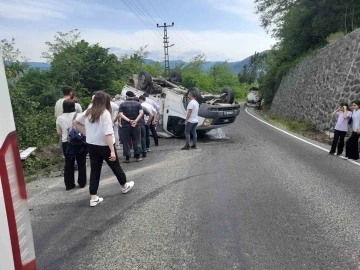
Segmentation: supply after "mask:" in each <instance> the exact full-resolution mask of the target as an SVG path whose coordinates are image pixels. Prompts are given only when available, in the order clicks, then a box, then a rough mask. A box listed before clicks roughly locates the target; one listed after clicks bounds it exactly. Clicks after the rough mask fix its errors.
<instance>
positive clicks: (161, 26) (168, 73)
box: [156, 23, 174, 77]
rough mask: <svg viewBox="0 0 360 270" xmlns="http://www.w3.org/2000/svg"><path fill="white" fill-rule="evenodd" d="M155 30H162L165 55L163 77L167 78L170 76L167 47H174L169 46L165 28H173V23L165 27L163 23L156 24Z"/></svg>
mask: <svg viewBox="0 0 360 270" xmlns="http://www.w3.org/2000/svg"><path fill="white" fill-rule="evenodd" d="M156 26H157V28H164V55H165V61H164V62H165V77H168V76H169V75H170V60H169V47H172V46H174V44H171V45H169V38H168V35H167V28H168V27H173V26H174V23H172V24H171V25H167V24H166V23H164V25H159V24H156Z"/></svg>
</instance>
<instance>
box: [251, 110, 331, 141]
mask: <svg viewBox="0 0 360 270" xmlns="http://www.w3.org/2000/svg"><path fill="white" fill-rule="evenodd" d="M251 113H254V114H256V115H258V116H260V117H261V118H263V119H264V120H266V121H267V122H269V123H270V124H272V125H273V126H276V127H278V128H280V129H283V130H286V131H290V132H293V133H296V134H299V135H301V136H303V137H306V138H309V139H312V140H315V141H318V142H321V143H325V144H330V143H331V141H332V139H331V138H330V136H329V134H326V133H325V132H321V131H319V130H317V129H316V127H315V125H314V124H313V123H312V122H311V121H308V120H299V119H295V118H289V117H285V116H282V115H277V114H272V113H270V111H269V107H266V106H265V108H263V109H262V110H261V111H258V110H254V111H252V112H251Z"/></svg>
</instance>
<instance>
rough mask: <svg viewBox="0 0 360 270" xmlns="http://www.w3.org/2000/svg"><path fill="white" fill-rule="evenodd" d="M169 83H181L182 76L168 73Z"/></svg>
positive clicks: (176, 73) (177, 73)
mask: <svg viewBox="0 0 360 270" xmlns="http://www.w3.org/2000/svg"><path fill="white" fill-rule="evenodd" d="M169 81H170V82H172V83H182V76H181V74H180V73H179V72H176V71H173V72H171V73H170V78H169Z"/></svg>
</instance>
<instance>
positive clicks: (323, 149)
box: [245, 108, 360, 166]
mask: <svg viewBox="0 0 360 270" xmlns="http://www.w3.org/2000/svg"><path fill="white" fill-rule="evenodd" d="M245 111H246V113H247V114H248V115H250V116H252V117H254V118H255V119H256V120H258V121H260V122H262V123H264V124H265V125H268V126H270V127H272V128H274V129H276V130H278V131H280V132H282V133H285V134H286V135H289V136H291V137H293V138H295V139H297V140H299V141H302V142H304V143H307V144H310V145H311V146H314V147H316V148H318V149H320V150H322V151H325V152H327V153H329V149H326V148H324V147H321V146H319V145H316V144H314V143H312V142H309V141H307V140H304V139H302V138H299V137H297V136H295V135H293V134H291V133H289V132H287V131H285V130H282V129H280V128H278V127H275V126H273V125H271V124H270V123H268V122H266V121H264V120H262V119H260V118H258V117H256V116H254V115H253V114H251V113H249V111H248V108H246V109H245ZM340 158H342V159H345V157H343V156H340ZM348 161H349V162H351V163H353V164H355V165H357V166H360V163H358V162H356V161H354V160H350V159H349V160H348Z"/></svg>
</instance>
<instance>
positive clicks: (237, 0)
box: [204, 0, 259, 22]
mask: <svg viewBox="0 0 360 270" xmlns="http://www.w3.org/2000/svg"><path fill="white" fill-rule="evenodd" d="M204 1H206V2H207V3H209V4H210V5H211V6H212V7H213V8H215V9H217V10H221V11H225V12H229V13H234V14H238V15H240V17H241V18H242V19H245V20H248V21H254V22H255V21H258V19H259V16H258V15H256V14H255V5H254V0H222V1H217V0H204Z"/></svg>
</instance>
